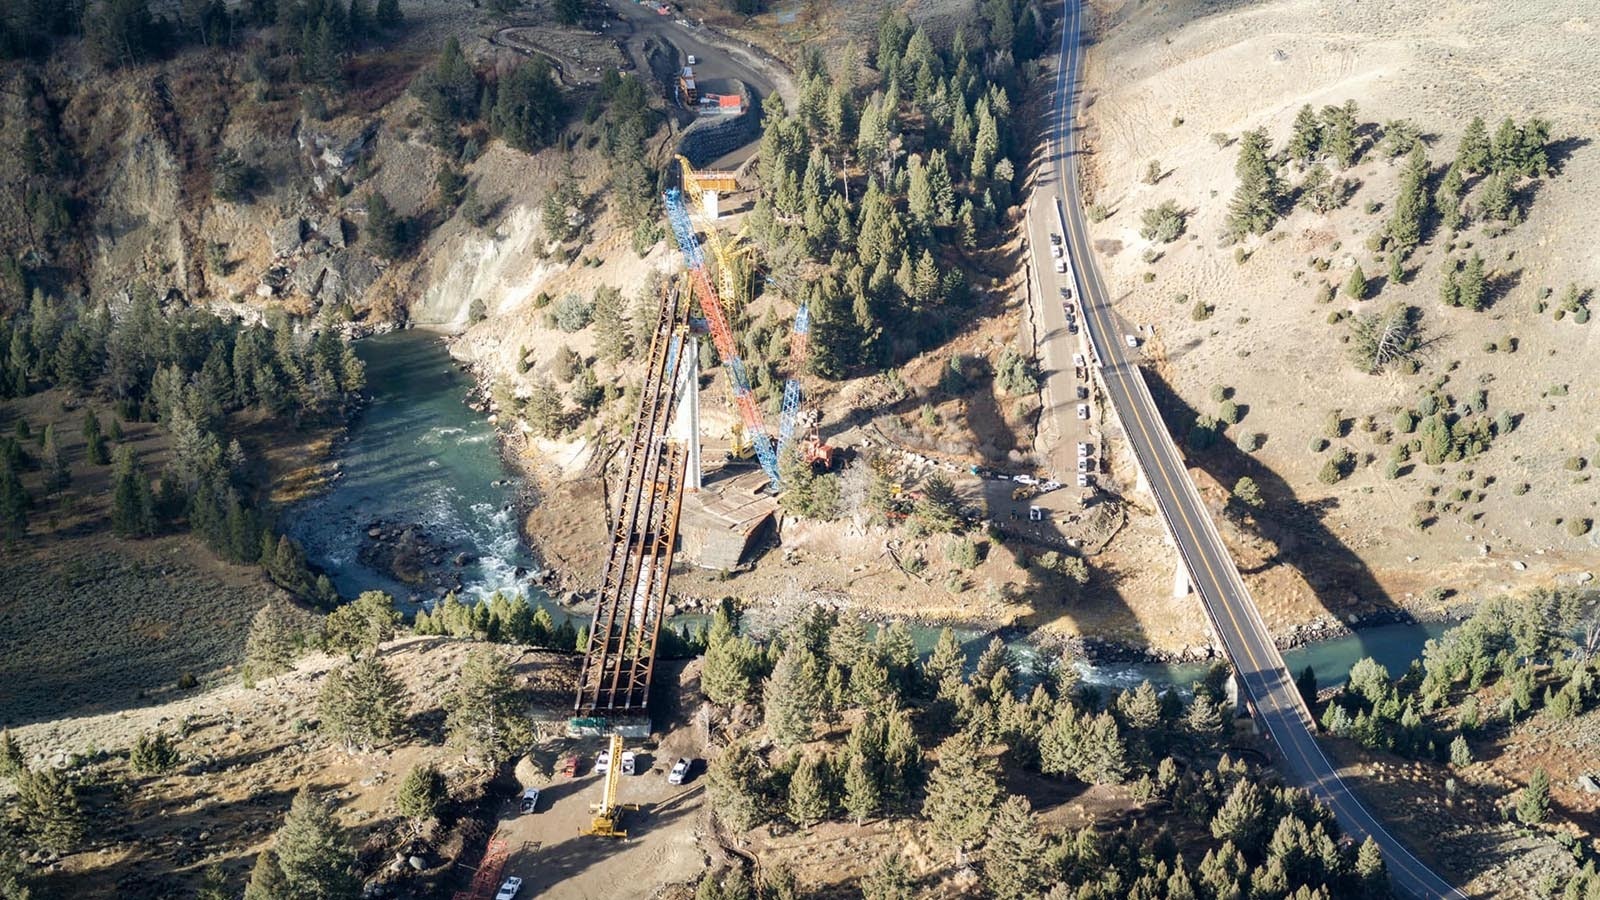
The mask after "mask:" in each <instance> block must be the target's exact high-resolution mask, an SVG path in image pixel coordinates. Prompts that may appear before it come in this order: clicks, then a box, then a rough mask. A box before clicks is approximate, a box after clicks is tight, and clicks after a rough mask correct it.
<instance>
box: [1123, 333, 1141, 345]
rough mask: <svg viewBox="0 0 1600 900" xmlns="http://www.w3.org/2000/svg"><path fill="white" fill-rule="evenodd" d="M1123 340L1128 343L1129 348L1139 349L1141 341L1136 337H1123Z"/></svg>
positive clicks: (1127, 335)
mask: <svg viewBox="0 0 1600 900" xmlns="http://www.w3.org/2000/svg"><path fill="white" fill-rule="evenodd" d="M1122 339H1123V340H1124V341H1126V342H1127V343H1128V346H1129V347H1138V346H1139V339H1138V338H1136V337H1134V336H1133V335H1131V334H1125V335H1123V336H1122Z"/></svg>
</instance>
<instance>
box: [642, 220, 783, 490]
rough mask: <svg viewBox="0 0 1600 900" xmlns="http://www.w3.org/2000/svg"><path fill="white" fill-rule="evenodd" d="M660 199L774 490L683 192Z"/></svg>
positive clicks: (746, 380)
mask: <svg viewBox="0 0 1600 900" xmlns="http://www.w3.org/2000/svg"><path fill="white" fill-rule="evenodd" d="M663 199H664V200H665V201H666V207H667V218H668V219H669V220H670V221H671V222H672V233H673V236H674V237H676V238H677V241H678V249H679V250H680V251H682V253H683V261H684V264H685V265H686V266H687V267H688V269H689V274H690V275H691V276H692V281H693V284H694V288H695V297H696V298H697V299H698V300H699V301H700V311H701V312H703V313H705V316H706V322H707V324H708V326H709V328H710V331H711V340H712V343H714V344H715V345H716V347H717V355H719V356H720V357H722V365H723V367H724V368H726V369H727V372H728V383H729V385H730V387H731V388H732V390H733V403H734V406H735V407H737V408H738V410H739V418H740V419H742V420H743V422H744V428H745V431H746V432H747V433H748V434H749V437H750V440H751V442H753V443H754V444H755V450H756V458H757V459H759V460H760V461H761V468H762V469H764V470H765V471H766V473H767V479H768V480H769V481H771V482H772V487H773V489H774V490H777V489H779V488H780V487H781V485H782V479H781V478H779V476H778V454H777V451H776V449H775V448H774V447H773V444H772V438H771V437H770V436H769V435H768V433H767V427H766V423H765V422H764V421H763V419H762V416H761V409H760V408H759V407H758V406H756V401H755V396H754V394H752V393H751V391H750V377H749V375H748V374H747V373H746V371H745V365H744V359H743V358H742V357H741V356H740V355H739V347H738V345H737V344H735V343H734V340H733V329H732V328H731V327H730V326H729V325H728V317H727V313H726V312H725V311H724V310H723V308H722V301H721V299H720V298H719V296H718V294H717V290H716V288H714V287H712V285H711V277H710V275H709V273H707V271H706V260H705V254H704V253H703V252H702V251H701V249H700V241H699V239H698V238H696V237H695V233H694V225H693V224H692V223H691V222H690V220H689V208H688V206H687V205H686V204H685V203H684V199H683V192H682V191H681V190H679V189H677V188H672V189H670V190H668V191H667V192H666V194H665V195H664V197H663Z"/></svg>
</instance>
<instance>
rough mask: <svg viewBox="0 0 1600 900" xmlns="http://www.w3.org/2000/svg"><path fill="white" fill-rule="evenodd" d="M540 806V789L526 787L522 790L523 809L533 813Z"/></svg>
mask: <svg viewBox="0 0 1600 900" xmlns="http://www.w3.org/2000/svg"><path fill="white" fill-rule="evenodd" d="M538 806H539V789H538V788H524V789H523V791H522V811H523V812H525V813H531V812H533V811H534V810H535V809H537V808H538Z"/></svg>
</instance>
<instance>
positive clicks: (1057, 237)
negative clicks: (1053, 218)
mask: <svg viewBox="0 0 1600 900" xmlns="http://www.w3.org/2000/svg"><path fill="white" fill-rule="evenodd" d="M1050 243H1052V244H1059V243H1061V235H1059V234H1056V233H1055V232H1053V231H1052V232H1050Z"/></svg>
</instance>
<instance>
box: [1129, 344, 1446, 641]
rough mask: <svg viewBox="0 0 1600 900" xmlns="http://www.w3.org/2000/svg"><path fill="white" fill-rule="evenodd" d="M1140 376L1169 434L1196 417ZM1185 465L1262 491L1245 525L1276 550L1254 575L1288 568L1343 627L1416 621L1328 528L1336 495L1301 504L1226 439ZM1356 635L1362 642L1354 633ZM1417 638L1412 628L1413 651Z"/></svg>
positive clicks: (1190, 456)
mask: <svg viewBox="0 0 1600 900" xmlns="http://www.w3.org/2000/svg"><path fill="white" fill-rule="evenodd" d="M1141 371H1142V372H1143V374H1144V378H1145V381H1146V383H1148V384H1149V386H1150V393H1151V396H1152V397H1153V398H1154V399H1155V401H1156V406H1157V408H1158V409H1159V410H1160V411H1161V417H1162V419H1163V421H1164V422H1165V423H1166V426H1167V428H1168V430H1169V431H1171V432H1172V433H1173V434H1175V435H1177V434H1187V433H1188V432H1189V428H1190V426H1191V425H1193V423H1194V422H1195V420H1196V419H1197V418H1198V417H1199V414H1198V413H1197V412H1196V410H1195V409H1194V408H1192V407H1190V406H1189V405H1188V404H1187V403H1185V402H1184V401H1183V399H1182V398H1181V397H1179V396H1178V395H1177V394H1176V393H1175V392H1174V391H1173V390H1172V388H1171V386H1169V385H1168V384H1167V383H1166V382H1165V381H1164V380H1163V379H1162V378H1161V377H1160V376H1159V375H1158V374H1156V373H1154V372H1152V371H1150V370H1148V369H1144V370H1141ZM1186 463H1187V464H1188V465H1190V466H1194V467H1196V468H1199V469H1201V470H1202V471H1204V472H1206V474H1208V475H1210V476H1211V477H1212V478H1214V479H1216V481H1217V482H1218V483H1219V484H1221V485H1222V486H1223V487H1224V488H1228V487H1230V486H1231V485H1233V484H1234V483H1235V482H1236V481H1237V480H1238V479H1239V478H1241V477H1246V476H1248V477H1249V478H1251V479H1252V480H1253V481H1255V483H1256V485H1257V486H1258V487H1259V488H1260V489H1261V495H1262V497H1263V498H1264V499H1265V500H1266V508H1265V510H1264V511H1261V512H1257V513H1255V514H1254V515H1253V516H1252V520H1253V522H1254V526H1255V531H1256V532H1257V533H1259V534H1260V535H1261V536H1262V537H1263V538H1265V539H1267V540H1268V541H1270V542H1271V543H1272V544H1273V546H1274V547H1275V548H1276V549H1275V552H1274V554H1273V556H1272V557H1270V558H1269V559H1267V560H1265V561H1264V562H1263V564H1262V566H1261V567H1259V568H1258V569H1256V570H1255V571H1265V570H1266V569H1269V568H1271V567H1272V566H1273V565H1275V564H1278V563H1282V564H1285V565H1288V566H1291V567H1293V568H1294V569H1295V570H1296V571H1298V572H1299V573H1300V575H1301V576H1302V577H1303V578H1304V579H1305V582H1306V584H1307V585H1308V586H1309V587H1310V588H1311V590H1312V593H1313V594H1314V595H1315V596H1316V599H1317V601H1318V602H1319V603H1321V604H1322V606H1323V608H1324V609H1325V610H1327V612H1328V613H1329V615H1330V616H1331V617H1332V618H1334V619H1336V620H1337V621H1338V622H1339V623H1340V624H1341V625H1342V626H1347V627H1349V626H1353V625H1374V624H1381V623H1395V622H1398V623H1409V624H1413V625H1415V624H1416V622H1415V620H1414V619H1413V618H1412V617H1411V615H1410V613H1408V612H1406V611H1405V610H1404V609H1403V608H1401V607H1400V606H1398V605H1397V604H1396V603H1395V602H1394V601H1393V600H1392V599H1390V597H1389V596H1388V594H1387V593H1386V592H1385V591H1384V589H1383V587H1382V585H1380V584H1379V583H1378V580H1377V578H1376V577H1375V576H1374V575H1373V573H1372V570H1371V569H1370V568H1368V567H1367V565H1366V563H1365V562H1363V561H1362V559H1361V557H1360V556H1359V555H1357V554H1356V552H1355V551H1354V550H1352V549H1351V548H1350V547H1349V546H1348V545H1347V544H1345V542H1344V541H1343V540H1342V539H1340V538H1339V536H1338V535H1336V534H1335V533H1334V532H1333V530H1332V529H1331V528H1330V527H1329V526H1328V525H1327V523H1326V521H1325V520H1326V517H1327V515H1328V514H1329V513H1330V512H1331V511H1333V510H1335V509H1337V508H1338V500H1337V499H1336V498H1328V499H1326V500H1320V501H1315V502H1309V503H1308V502H1302V501H1300V500H1299V499H1298V498H1297V497H1296V494H1295V490H1294V488H1293V487H1292V486H1291V485H1290V484H1289V483H1288V482H1287V481H1286V480H1284V478H1283V477H1282V476H1280V475H1278V473H1276V472H1274V471H1273V470H1272V469H1270V468H1268V467H1267V466H1266V465H1264V464H1263V463H1262V462H1261V461H1260V460H1259V459H1257V458H1255V457H1253V456H1251V455H1250V454H1247V453H1245V452H1243V451H1242V450H1240V449H1239V448H1238V447H1237V446H1235V444H1234V443H1233V441H1231V440H1227V439H1221V440H1217V441H1215V442H1214V443H1213V444H1212V446H1211V447H1210V448H1208V449H1206V450H1205V451H1200V452H1196V451H1193V450H1190V451H1188V453H1187V454H1186ZM1220 513H1221V511H1219V510H1215V509H1213V510H1212V514H1213V515H1216V516H1219V517H1220ZM1352 615H1354V616H1356V617H1357V622H1356V623H1352V622H1351V621H1350V616H1352ZM1355 636H1356V639H1357V640H1361V632H1360V631H1359V630H1357V631H1355ZM1422 637H1423V635H1422V632H1421V629H1420V627H1419V629H1418V637H1417V644H1418V645H1419V646H1420V645H1421V643H1422Z"/></svg>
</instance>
